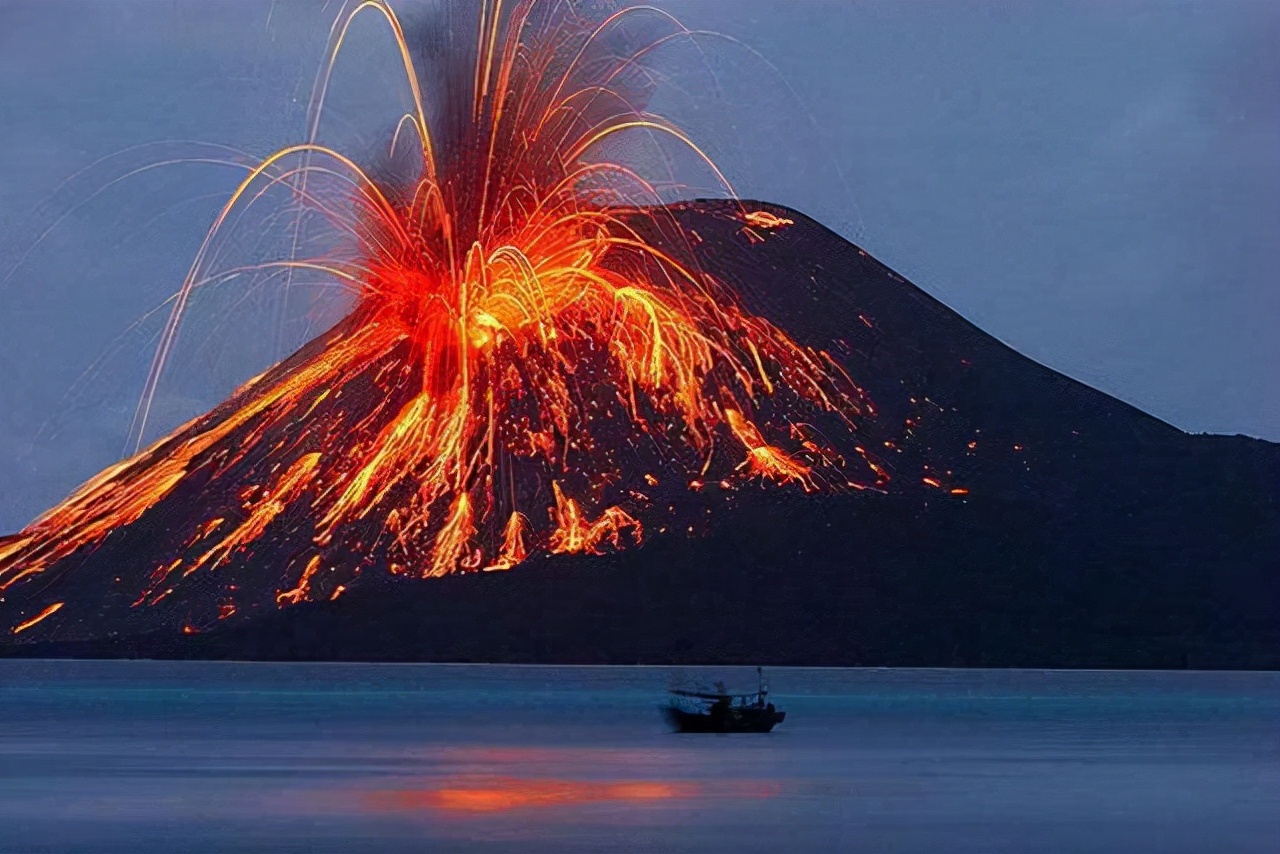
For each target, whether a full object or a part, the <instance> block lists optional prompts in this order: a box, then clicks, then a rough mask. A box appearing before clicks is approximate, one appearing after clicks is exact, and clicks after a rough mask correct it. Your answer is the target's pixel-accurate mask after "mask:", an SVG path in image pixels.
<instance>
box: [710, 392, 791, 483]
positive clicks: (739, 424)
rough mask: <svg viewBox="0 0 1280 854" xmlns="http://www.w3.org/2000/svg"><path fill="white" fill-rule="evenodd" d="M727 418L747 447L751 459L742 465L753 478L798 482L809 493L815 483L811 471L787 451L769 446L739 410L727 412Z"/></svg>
mask: <svg viewBox="0 0 1280 854" xmlns="http://www.w3.org/2000/svg"><path fill="white" fill-rule="evenodd" d="M725 418H726V419H727V420H728V422H729V427H730V428H731V429H732V430H733V435H735V436H737V437H738V441H740V442H742V444H743V445H745V446H746V448H747V459H746V460H745V461H743V463H742V464H741V465H740V466H739V468H740V469H741V468H746V469H747V471H748V472H749V473H750V474H751V475H759V476H760V477H762V478H768V479H770V480H773V481H775V482H777V483H787V482H788V481H793V480H794V481H796V482H798V483H800V484H801V485H802V486H804V488H805V490H806V491H808V490H809V489H811V488H812V486H813V484H812V483H811V481H810V480H809V473H810V471H811V469H810V468H809V467H808V466H806V465H804V464H803V463H801V462H798V461H796V460H794V459H792V458H791V457H790V456H789V455H788V454H787V453H786V451H783V450H782V449H781V448H775V447H774V446H773V445H770V444H767V443H766V442H765V440H764V437H763V436H761V435H760V429H759V428H758V427H756V425H754V424H752V423H751V422H750V421H748V420H746V419H745V418H743V417H742V413H740V412H738V411H737V410H736V409H726V410H725Z"/></svg>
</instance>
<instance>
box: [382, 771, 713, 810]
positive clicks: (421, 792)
mask: <svg viewBox="0 0 1280 854" xmlns="http://www.w3.org/2000/svg"><path fill="white" fill-rule="evenodd" d="M703 789H704V787H703V785H702V784H699V783H694V782H675V781H671V782H663V781H657V780H554V779H543V780H539V779H528V778H522V777H459V778H451V779H447V780H443V781H440V782H438V783H432V784H427V785H426V786H424V787H422V788H413V789H391V790H385V791H376V792H371V793H369V796H368V798H367V799H366V803H367V804H368V805H369V807H370V808H371V809H373V810H385V811H393V812H400V811H411V812H416V811H418V810H424V809H428V810H438V811H442V812H445V813H462V814H465V813H494V812H508V811H511V810H517V809H524V808H533V807H558V806H566V805H579V804H588V803H600V802H607V801H613V802H624V803H635V804H639V803H646V802H654V801H669V800H689V799H692V798H696V797H698V796H699V795H701V794H702V793H703Z"/></svg>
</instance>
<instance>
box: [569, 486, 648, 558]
mask: <svg viewBox="0 0 1280 854" xmlns="http://www.w3.org/2000/svg"><path fill="white" fill-rule="evenodd" d="M551 489H552V492H553V493H554V495H555V499H556V504H555V506H554V507H552V508H551V516H552V519H554V521H555V523H556V528H555V530H554V531H553V532H552V533H551V541H550V543H549V545H548V548H549V550H550V551H551V553H552V554H602V553H603V550H602V548H601V547H602V546H603V545H604V544H605V543H606V542H607V543H609V544H611V545H612V546H613V547H614V548H615V549H617V548H622V545H623V542H622V533H623V532H624V531H630V533H631V537H632V538H633V539H634V540H635V542H637V543H638V542H640V538H641V534H642V530H641V527H640V523H639V522H637V521H636V520H635V519H634V518H632V516H631V515H630V514H628V513H627V512H626V511H625V510H623V509H622V508H621V507H609V508H607V509H606V510H605V511H604V512H603V513H602V514H600V518H599V519H597V520H596V521H594V522H588V521H587V520H586V518H585V517H584V516H583V514H582V507H581V506H579V504H578V502H577V501H575V500H573V499H572V498H568V497H566V496H565V494H564V492H563V491H562V490H561V489H560V484H559V483H557V482H555V481H552V483H551Z"/></svg>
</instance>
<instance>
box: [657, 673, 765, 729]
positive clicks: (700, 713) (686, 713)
mask: <svg viewBox="0 0 1280 854" xmlns="http://www.w3.org/2000/svg"><path fill="white" fill-rule="evenodd" d="M756 676H757V677H759V687H758V688H757V689H756V691H755V692H754V693H747V694H731V693H729V692H728V691H726V690H725V687H724V683H722V682H719V683H716V685H715V689H714V690H711V691H690V690H685V689H682V688H672V689H671V701H670V702H669V703H668V704H667V705H666V706H664V707H663V713H664V714H665V715H666V717H667V720H668V721H669V722H670V723H671V726H672V727H673V728H674V729H675V730H676V732H769V731H771V730H772V729H773V728H774V727H775V726H777V725H778V724H780V723H782V721H783V720H784V719H785V718H786V717H787V713H786V712H782V711H779V710H778V709H776V708H774V705H773V703H770V702H769V689H768V688H767V687H765V683H764V671H763V669H761V668H759V667H757V668H756Z"/></svg>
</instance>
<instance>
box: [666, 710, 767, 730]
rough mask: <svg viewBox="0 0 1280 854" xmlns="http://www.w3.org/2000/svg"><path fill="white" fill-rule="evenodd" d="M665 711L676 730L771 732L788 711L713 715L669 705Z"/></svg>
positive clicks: (753, 711) (739, 712) (752, 711)
mask: <svg viewBox="0 0 1280 854" xmlns="http://www.w3.org/2000/svg"><path fill="white" fill-rule="evenodd" d="M663 712H664V713H665V714H666V717H667V721H668V722H669V723H670V724H671V726H672V728H673V729H674V730H675V731H676V732H770V731H772V730H773V728H774V727H775V726H777V725H778V724H780V723H782V721H783V720H784V719H785V718H786V717H787V713H786V712H779V711H775V710H772V709H734V710H732V711H731V712H730V713H729V714H725V715H713V714H708V713H706V712H690V711H686V710H685V709H679V708H675V707H674V706H668V707H666V708H664V709H663Z"/></svg>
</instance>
